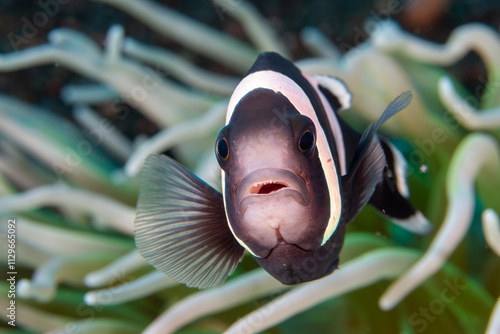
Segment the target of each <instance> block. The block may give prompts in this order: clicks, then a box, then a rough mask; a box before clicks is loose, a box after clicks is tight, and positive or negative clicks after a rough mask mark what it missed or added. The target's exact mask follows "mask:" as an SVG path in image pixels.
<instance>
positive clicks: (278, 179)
mask: <svg viewBox="0 0 500 334" xmlns="http://www.w3.org/2000/svg"><path fill="white" fill-rule="evenodd" d="M267 184H282V185H284V187H283V188H281V189H279V190H276V191H272V192H271V193H266V194H258V193H256V192H255V190H256V189H258V188H259V187H261V186H262V185H267ZM277 197H290V198H291V199H293V200H295V201H296V202H298V203H299V204H301V205H303V206H307V205H308V204H309V202H310V201H311V198H310V196H309V192H308V190H307V187H306V183H305V181H304V180H303V179H302V178H301V177H299V176H298V175H297V174H296V173H294V172H292V171H289V170H286V169H281V168H263V169H258V170H255V171H253V172H251V173H250V174H248V175H247V176H245V177H244V178H243V179H242V180H241V181H240V183H239V184H238V187H237V190H236V203H237V205H238V208H239V209H240V210H239V211H240V213H242V214H243V213H244V212H245V211H246V208H247V207H248V205H249V204H250V203H252V202H254V201H259V200H262V199H263V198H265V199H271V198H277Z"/></svg>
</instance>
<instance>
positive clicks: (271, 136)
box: [216, 89, 330, 258]
mask: <svg viewBox="0 0 500 334" xmlns="http://www.w3.org/2000/svg"><path fill="white" fill-rule="evenodd" d="M316 130H317V129H316V128H315V125H314V123H313V121H312V120H311V119H310V118H309V117H307V116H304V115H301V114H300V113H299V112H298V111H297V110H296V109H295V107H294V106H293V105H292V104H291V103H290V102H289V100H288V99H287V98H285V97H284V96H283V95H282V94H281V93H279V92H275V91H272V90H269V89H255V90H253V91H251V92H250V93H248V94H247V95H246V96H245V97H244V98H243V99H242V100H241V101H240V102H239V103H238V104H237V105H236V107H235V109H234V112H233V114H232V116H231V119H230V121H229V123H228V125H227V126H226V127H225V128H223V129H222V131H221V132H220V134H219V136H218V139H217V142H216V155H217V159H218V161H219V164H220V166H221V168H222V177H223V193H224V201H225V209H226V214H227V218H228V223H229V225H230V228H231V231H232V232H233V235H234V236H235V238H236V239H237V240H238V242H239V243H240V244H241V245H242V246H243V247H245V248H246V249H247V250H248V251H249V252H250V253H251V254H252V255H254V256H255V257H257V258H266V257H268V256H269V255H270V254H271V253H272V251H273V250H274V249H275V248H277V247H278V246H280V247H279V248H280V249H287V248H290V249H300V250H302V251H304V252H311V251H314V250H317V249H318V248H320V247H321V244H322V241H323V236H324V233H325V229H326V226H327V225H328V221H329V217H330V208H329V206H330V200H329V193H328V186H327V182H326V179H325V175H324V172H323V169H322V165H321V162H320V159H319V156H318V150H317V148H316Z"/></svg>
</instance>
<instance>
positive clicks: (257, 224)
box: [136, 53, 428, 288]
mask: <svg viewBox="0 0 500 334" xmlns="http://www.w3.org/2000/svg"><path fill="white" fill-rule="evenodd" d="M410 98H411V93H409V92H406V93H403V94H401V95H400V96H399V97H398V98H396V99H395V100H394V101H393V102H392V103H391V104H390V105H389V106H388V107H387V109H386V110H385V111H384V113H383V114H382V116H381V118H380V119H379V121H378V122H377V123H375V124H372V125H371V126H370V127H369V128H368V129H367V130H366V131H365V132H364V133H363V135H361V134H358V133H357V132H355V131H354V130H352V129H351V128H350V127H349V126H348V125H347V124H346V123H344V122H343V121H342V119H341V118H340V117H339V114H338V113H339V112H340V111H341V110H343V109H347V108H349V106H350V95H349V92H348V91H347V89H346V88H345V86H344V85H343V83H342V82H341V81H339V80H337V79H334V78H329V77H324V76H319V77H311V76H308V75H306V74H304V73H302V72H301V71H300V70H299V69H297V68H296V67H295V66H294V65H293V64H292V63H290V62H289V61H287V60H286V59H284V58H282V57H281V56H279V55H278V54H275V53H263V54H261V55H260V56H259V58H258V59H257V61H256V63H255V64H254V66H253V67H252V68H251V69H250V71H249V73H248V74H247V75H246V76H245V77H244V78H243V80H242V81H241V82H240V84H239V85H238V87H237V88H236V89H235V91H234V93H233V95H232V97H231V100H230V102H229V106H228V112H227V119H226V126H225V127H224V128H223V129H222V130H221V132H220V134H219V137H218V138H217V142H216V155H217V159H218V161H219V164H220V166H221V169H222V195H221V194H219V193H217V192H216V191H215V190H213V189H212V188H210V187H209V186H208V185H206V184H205V183H203V182H202V181H201V180H199V179H197V178H196V177H195V176H194V175H193V174H192V173H190V172H189V171H187V170H186V169H185V168H183V167H182V166H181V165H179V164H178V163H176V162H175V161H173V160H171V159H170V158H167V157H159V156H150V157H149V158H148V160H147V161H146V163H145V168H144V172H143V181H142V182H143V183H142V185H141V193H140V197H139V202H138V213H137V218H136V243H137V247H138V249H139V251H140V252H141V254H142V255H143V256H144V257H145V258H146V260H147V261H148V262H149V263H150V264H152V265H154V266H155V267H156V268H157V269H158V270H160V271H162V272H164V273H165V274H167V275H170V276H172V277H173V278H174V279H177V280H178V281H180V282H182V283H186V284H187V285H188V286H196V287H201V288H203V287H207V286H214V285H218V284H221V283H222V282H223V281H224V280H225V279H226V277H227V276H228V275H229V274H230V273H231V272H232V271H233V270H234V268H235V267H236V265H237V263H238V262H239V260H240V259H241V257H242V254H243V250H244V249H246V250H247V251H249V252H250V253H251V254H252V255H253V256H254V257H255V259H256V260H257V262H258V263H259V264H260V265H261V266H262V267H263V268H264V269H265V270H266V271H268V272H269V273H270V274H271V275H272V276H274V277H275V278H276V279H278V280H279V281H280V282H282V283H283V284H296V283H302V282H307V281H311V280H315V279H318V278H321V277H324V276H326V275H328V274H330V273H332V272H333V271H334V270H335V269H336V268H337V266H338V263H339V253H340V250H341V248H342V245H343V242H344V236H345V227H346V224H347V223H348V222H349V221H351V220H352V219H353V218H354V217H355V216H356V215H357V214H358V212H359V211H360V210H361V209H362V208H363V207H364V206H365V205H366V204H367V203H368V202H369V201H370V202H371V203H372V204H373V205H374V206H375V207H376V208H377V209H378V210H379V211H380V212H383V213H384V214H385V215H387V216H388V217H389V218H392V219H393V220H396V221H399V222H403V221H407V224H408V226H409V229H413V230H414V231H417V232H427V230H428V223H427V221H426V220H425V218H423V216H422V215H421V214H420V213H419V212H418V211H416V210H415V209H414V208H413V207H412V206H411V204H410V203H409V202H408V200H407V197H408V190H407V187H406V183H405V180H404V172H403V169H404V160H403V159H402V156H401V154H400V153H399V152H398V151H397V150H396V149H395V148H394V147H393V146H392V145H391V144H390V143H389V142H387V141H385V140H384V139H380V138H378V137H377V135H376V133H375V132H376V130H377V129H378V127H379V126H380V125H381V124H382V123H383V122H384V121H385V120H387V119H388V118H389V117H391V116H392V115H394V114H395V113H396V112H398V111H399V110H401V109H403V108H404V107H405V106H406V105H408V103H409V101H410ZM381 197H383V198H381Z"/></svg>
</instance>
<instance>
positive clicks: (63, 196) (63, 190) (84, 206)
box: [0, 183, 135, 235]
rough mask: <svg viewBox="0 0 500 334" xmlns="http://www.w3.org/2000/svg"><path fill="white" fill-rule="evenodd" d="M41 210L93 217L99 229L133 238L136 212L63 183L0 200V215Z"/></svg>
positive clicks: (111, 200) (100, 196) (112, 200)
mask: <svg viewBox="0 0 500 334" xmlns="http://www.w3.org/2000/svg"><path fill="white" fill-rule="evenodd" d="M42 206H56V207H62V208H66V209H70V210H74V211H78V212H85V213H90V214H92V215H93V216H94V217H95V218H96V220H98V222H99V224H100V226H106V227H110V228H112V229H114V230H117V231H120V232H122V233H124V234H128V235H132V234H133V222H134V218H135V210H134V209H133V208H131V207H129V206H127V205H125V204H122V203H121V202H118V201H116V200H114V199H111V198H109V197H106V196H104V195H101V194H97V193H94V192H91V191H87V190H82V189H76V188H71V187H69V186H67V185H65V184H62V183H56V184H52V185H45V186H40V187H38V188H34V189H31V190H28V191H25V192H22V193H18V194H15V195H11V196H6V197H1V198H0V210H1V211H22V210H29V209H34V208H39V207H42Z"/></svg>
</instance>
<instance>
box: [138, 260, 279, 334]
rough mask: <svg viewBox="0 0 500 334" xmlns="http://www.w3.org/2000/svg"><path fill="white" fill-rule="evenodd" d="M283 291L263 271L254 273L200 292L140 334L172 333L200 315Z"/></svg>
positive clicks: (160, 317)
mask: <svg viewBox="0 0 500 334" xmlns="http://www.w3.org/2000/svg"><path fill="white" fill-rule="evenodd" d="M286 288H287V287H286V286H284V285H282V284H281V283H279V282H278V281H276V280H275V279H274V278H272V277H271V276H270V275H269V274H268V273H266V272H265V271H264V270H263V269H257V270H254V271H252V272H249V273H246V274H244V275H242V276H240V277H238V278H235V279H233V280H231V281H229V282H227V283H225V284H224V285H223V286H221V287H218V288H214V289H209V290H203V291H200V292H198V293H196V294H193V295H191V296H189V297H187V298H185V299H183V300H181V301H180V302H178V303H177V304H175V305H174V306H172V307H171V308H170V309H168V310H166V311H165V312H164V313H163V314H161V315H160V316H159V317H158V318H157V319H156V320H155V321H154V322H153V323H151V324H150V325H149V326H148V327H147V328H146V329H145V330H144V332H143V334H165V333H173V332H174V331H175V330H177V329H179V328H181V327H182V326H185V325H187V324H188V323H190V322H191V321H193V320H195V319H198V318H200V317H202V316H204V315H208V314H213V313H216V312H220V311H223V310H227V309H229V308H231V307H234V306H236V305H240V304H242V303H244V302H246V301H249V300H254V299H255V298H259V297H263V296H266V295H269V294H270V293H272V292H276V293H277V292H279V291H282V290H284V289H286Z"/></svg>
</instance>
